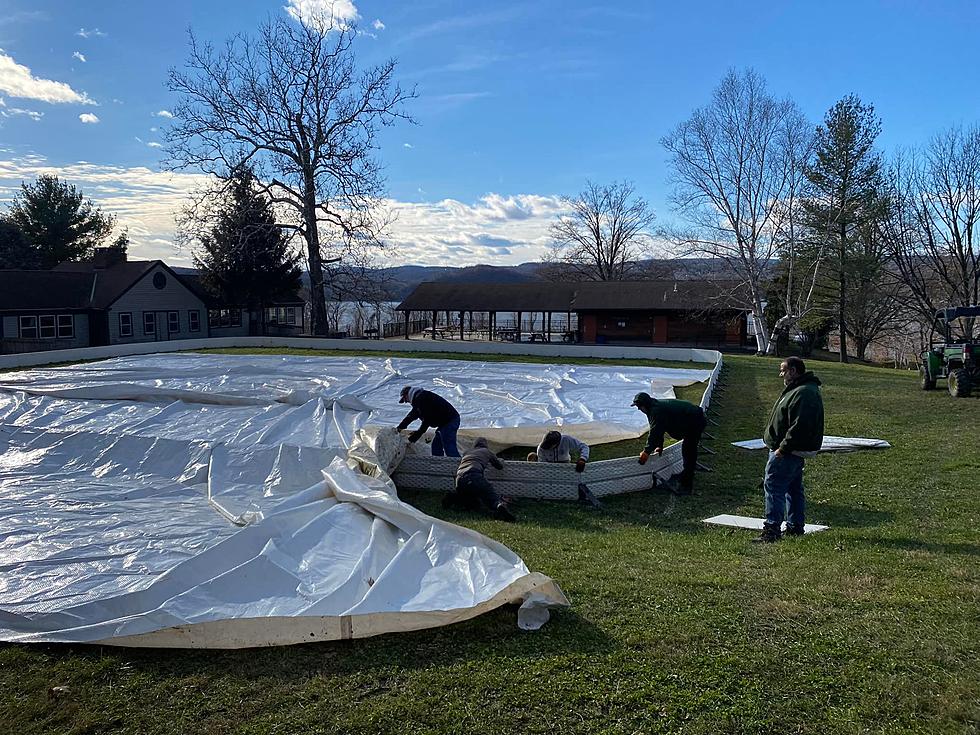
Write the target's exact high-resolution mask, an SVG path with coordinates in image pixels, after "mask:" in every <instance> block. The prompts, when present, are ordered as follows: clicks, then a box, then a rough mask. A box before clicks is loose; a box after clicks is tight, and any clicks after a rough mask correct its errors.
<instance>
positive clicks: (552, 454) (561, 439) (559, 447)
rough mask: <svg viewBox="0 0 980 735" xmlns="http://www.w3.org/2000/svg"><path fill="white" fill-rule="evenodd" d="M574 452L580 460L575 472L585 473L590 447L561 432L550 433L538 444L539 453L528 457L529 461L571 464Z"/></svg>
mask: <svg viewBox="0 0 980 735" xmlns="http://www.w3.org/2000/svg"><path fill="white" fill-rule="evenodd" d="M573 452H574V453H575V454H577V455H578V459H576V460H575V471H576V472H584V471H585V463H586V462H588V461H589V445H588V444H586V443H585V442H581V441H579V440H578V439H576V438H575V437H574V436H569V435H568V434H562V433H561V432H560V431H549V432H548V433H547V434H545V435H544V439H542V440H541V443H540V444H538V451H536V452H531V453H530V454H529V455H527V461H528V462H554V463H559V462H571V461H572V453H573Z"/></svg>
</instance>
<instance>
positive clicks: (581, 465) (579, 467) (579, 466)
mask: <svg viewBox="0 0 980 735" xmlns="http://www.w3.org/2000/svg"><path fill="white" fill-rule="evenodd" d="M575 471H576V472H585V460H584V459H582V458H581V457H579V458H578V461H577V462H576V463H575Z"/></svg>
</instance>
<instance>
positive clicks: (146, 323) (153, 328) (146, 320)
mask: <svg viewBox="0 0 980 735" xmlns="http://www.w3.org/2000/svg"><path fill="white" fill-rule="evenodd" d="M156 333H157V315H156V314H155V313H154V312H152V311H144V312H143V334H156Z"/></svg>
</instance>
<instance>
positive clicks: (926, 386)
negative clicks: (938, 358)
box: [919, 367, 936, 390]
mask: <svg viewBox="0 0 980 735" xmlns="http://www.w3.org/2000/svg"><path fill="white" fill-rule="evenodd" d="M919 385H921V386H922V390H932V389H933V388H935V387H936V379H935V378H930V377H929V373H928V372H927V371H926V369H925V367H920V368H919Z"/></svg>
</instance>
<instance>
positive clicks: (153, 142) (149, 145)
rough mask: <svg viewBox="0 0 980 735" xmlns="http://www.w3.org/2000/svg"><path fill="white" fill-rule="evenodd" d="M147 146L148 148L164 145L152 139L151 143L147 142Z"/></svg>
mask: <svg viewBox="0 0 980 735" xmlns="http://www.w3.org/2000/svg"><path fill="white" fill-rule="evenodd" d="M146 147H147V148H163V146H162V145H161V144H160V143H157V142H156V141H155V140H151V141H150V142H149V143H147V144H146Z"/></svg>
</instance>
